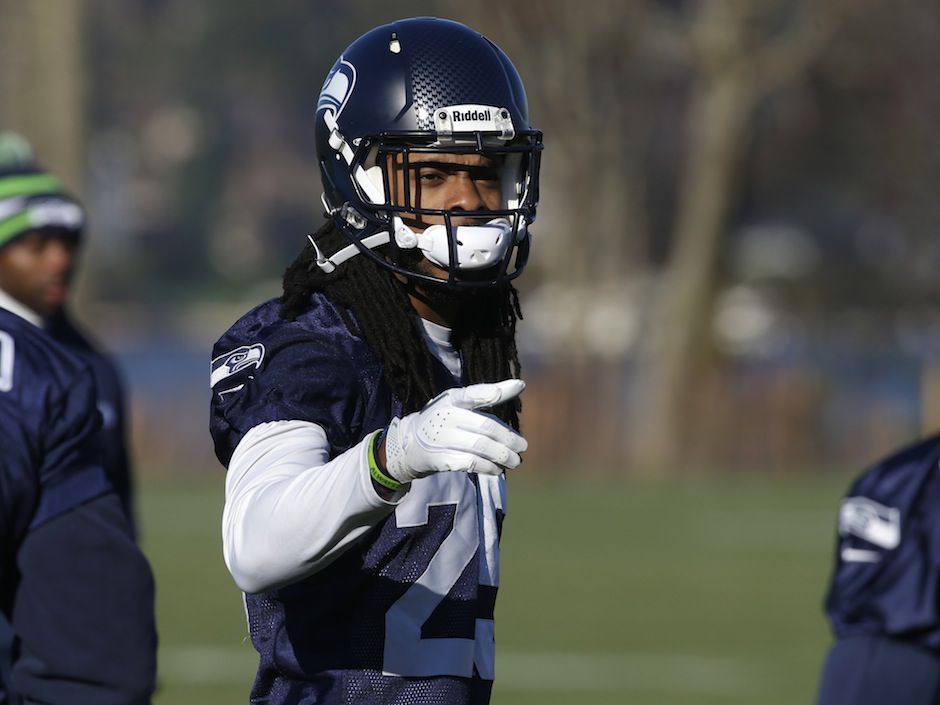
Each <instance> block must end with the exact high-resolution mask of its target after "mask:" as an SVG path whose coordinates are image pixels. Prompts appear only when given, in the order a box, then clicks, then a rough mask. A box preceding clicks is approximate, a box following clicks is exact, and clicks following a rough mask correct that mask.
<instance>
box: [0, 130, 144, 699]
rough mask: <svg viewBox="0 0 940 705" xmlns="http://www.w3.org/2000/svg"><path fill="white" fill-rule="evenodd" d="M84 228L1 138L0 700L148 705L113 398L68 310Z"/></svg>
mask: <svg viewBox="0 0 940 705" xmlns="http://www.w3.org/2000/svg"><path fill="white" fill-rule="evenodd" d="M83 224H84V211H83V210H82V208H81V206H80V205H79V204H78V203H77V202H76V201H75V200H74V199H73V198H72V197H70V196H69V195H68V194H67V193H65V191H64V190H63V188H62V185H61V183H60V182H59V180H58V179H57V178H56V177H55V176H54V175H52V174H49V173H47V172H44V171H42V170H40V169H39V168H38V167H37V166H36V165H35V164H34V162H33V153H32V148H31V147H30V145H29V143H28V142H26V140H24V139H23V138H22V137H20V136H19V135H16V134H14V133H3V134H0V431H2V434H3V444H2V446H0V447H2V453H0V485H2V486H3V488H4V491H3V493H2V500H0V501H2V505H3V506H2V507H0V512H2V516H3V517H4V524H3V527H2V532H3V533H2V537H3V539H2V548H3V553H4V559H3V562H2V564H0V594H2V595H3V596H4V598H3V601H2V614H0V702H4V703H7V702H8V703H19V702H21V699H22V701H26V702H48V703H89V705H90V704H92V703H95V704H100V703H115V704H118V703H125V704H129V703H148V702H150V694H151V693H152V691H153V687H154V679H155V668H156V663H155V661H156V636H155V627H154V621H153V620H154V618H153V584H152V576H151V574H150V568H149V566H148V564H147V561H146V559H145V558H144V557H143V555H142V554H141V553H140V551H139V550H138V549H137V548H136V546H135V545H134V542H133V537H134V531H133V525H132V522H131V516H130V484H129V468H128V463H127V452H126V448H125V443H124V427H123V415H122V408H123V403H122V391H121V387H120V384H119V381H118V378H117V373H116V371H115V370H114V367H113V366H112V364H111V363H110V361H109V360H108V359H107V358H105V357H104V356H103V355H101V354H100V353H99V352H97V351H96V350H95V349H94V348H93V347H92V346H91V345H90V344H89V343H88V342H87V341H86V339H85V338H84V337H83V336H82V335H81V333H79V332H78V331H77V330H76V329H75V328H74V326H72V324H71V323H70V322H69V319H68V317H67V315H66V313H65V309H64V306H65V303H66V300H67V298H68V293H69V284H70V282H71V278H72V273H73V271H74V267H75V257H76V251H77V248H78V245H79V239H80V234H81V231H82V227H83ZM54 340H55V341H58V343H61V347H60V346H59V345H58V344H57V343H56V342H54ZM96 407H97V409H96ZM115 490H117V494H116V493H115Z"/></svg>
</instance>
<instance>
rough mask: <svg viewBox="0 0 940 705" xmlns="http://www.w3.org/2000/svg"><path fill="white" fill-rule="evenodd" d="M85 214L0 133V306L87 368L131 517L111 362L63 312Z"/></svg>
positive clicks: (119, 388) (109, 464)
mask: <svg viewBox="0 0 940 705" xmlns="http://www.w3.org/2000/svg"><path fill="white" fill-rule="evenodd" d="M84 227H85V211H84V209H83V208H82V206H81V204H80V203H78V201H76V200H75V199H74V198H73V197H72V196H70V195H69V194H68V193H67V192H66V190H65V189H64V188H63V186H62V184H61V182H60V181H59V179H58V178H57V177H56V176H55V175H53V174H51V173H49V172H47V171H45V170H43V169H42V168H41V167H39V166H38V165H37V164H36V163H35V159H34V155H33V151H32V148H31V147H30V145H29V143H28V142H26V141H25V140H24V139H23V138H22V137H21V136H19V135H17V134H15V133H11V132H4V133H0V308H5V309H7V310H8V311H12V312H13V313H15V314H17V315H18V316H20V317H22V318H24V319H26V320H27V321H29V322H30V323H32V324H34V325H36V326H38V327H39V328H42V329H44V330H45V331H46V332H47V333H48V334H49V335H50V336H51V337H53V338H54V339H55V340H56V341H58V342H59V343H61V344H62V345H63V346H64V347H65V348H67V349H68V350H69V351H71V352H72V353H74V354H76V355H78V356H79V357H80V358H82V359H83V360H85V362H87V363H88V365H89V366H90V367H91V369H92V373H93V375H94V381H95V388H96V391H97V395H98V409H99V411H100V412H101V416H102V419H103V426H102V430H101V437H102V441H103V449H104V468H105V471H106V472H107V474H108V477H109V478H110V479H111V484H112V485H113V486H114V488H115V490H116V491H117V493H118V496H119V497H120V498H121V502H122V504H123V505H124V509H125V511H126V512H127V514H128V516H129V517H131V518H132V519H133V511H132V510H133V499H132V496H131V489H132V473H131V464H130V461H129V454H128V451H127V442H126V437H127V432H126V422H125V410H124V409H125V405H124V397H125V395H124V389H123V384H122V381H121V378H120V376H119V374H118V371H117V369H116V368H115V366H114V364H113V362H112V361H111V359H110V358H109V357H108V356H107V355H106V354H104V353H103V352H102V351H100V350H99V349H98V348H97V347H96V346H95V345H94V344H93V343H91V342H90V341H89V339H88V337H87V336H86V335H85V334H84V333H83V332H82V331H81V330H79V328H78V327H76V326H75V324H74V323H73V322H72V319H71V317H70V316H69V314H68V311H67V303H68V299H69V294H70V292H71V283H72V278H73V275H74V273H75V268H76V265H77V261H78V255H79V250H80V248H81V242H82V231H83V229H84Z"/></svg>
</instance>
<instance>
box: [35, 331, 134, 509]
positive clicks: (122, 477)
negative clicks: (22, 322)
mask: <svg viewBox="0 0 940 705" xmlns="http://www.w3.org/2000/svg"><path fill="white" fill-rule="evenodd" d="M45 331H46V333H48V334H49V335H50V336H51V337H52V338H53V339H54V340H55V341H56V342H58V343H59V344H60V345H62V346H63V347H64V348H65V349H66V350H68V351H69V352H71V353H73V354H74V355H77V356H78V357H80V358H81V359H82V360H84V361H85V362H86V363H88V365H89V367H91V371H92V375H93V377H94V381H95V392H96V394H97V397H98V411H99V412H100V413H101V432H100V433H101V446H102V458H103V460H102V462H103V463H104V470H105V473H107V475H108V479H110V480H111V484H112V485H113V486H114V489H115V491H116V492H117V494H118V497H120V498H121V503H122V504H123V505H124V508H125V511H126V512H127V515H128V516H129V517H131V518H133V504H132V498H131V490H132V486H133V481H132V480H133V478H132V476H131V468H130V461H129V453H128V451H127V424H126V420H125V409H124V387H123V384H122V382H121V378H120V376H119V374H118V371H117V368H116V367H115V365H114V362H113V361H112V360H111V359H110V357H108V356H107V355H105V354H104V353H102V352H101V351H100V350H98V349H97V348H96V347H95V346H94V345H92V343H91V342H90V341H89V340H88V339H87V338H86V337H85V336H84V335H83V334H82V333H81V332H80V331H79V330H78V329H77V328H76V327H75V326H74V325H73V324H72V322H71V321H70V320H69V318H68V317H67V316H66V315H65V313H64V312H61V313H59V314H58V315H56V316H54V317H53V318H52V319H51V320H49V321H48V324H47V326H46V328H45Z"/></svg>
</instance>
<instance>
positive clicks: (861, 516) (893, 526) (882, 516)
mask: <svg viewBox="0 0 940 705" xmlns="http://www.w3.org/2000/svg"><path fill="white" fill-rule="evenodd" d="M839 534H840V535H842V536H854V537H856V538H860V539H862V540H863V541H865V542H867V543H869V544H871V545H872V546H875V547H877V548H878V549H881V550H884V551H890V550H892V549H894V548H897V547H898V544H900V543H901V512H900V511H899V510H898V509H896V508H895V507H886V506H884V505H883V504H878V502H874V501H872V500H870V499H868V498H867V497H847V498H846V499H845V500H843V502H842V506H841V507H840V508H839ZM842 559H843V560H845V561H848V562H855V563H858V562H865V563H874V562H877V561H879V560H881V553H880V551H876V550H870V549H862V548H855V547H852V546H845V547H843V549H842Z"/></svg>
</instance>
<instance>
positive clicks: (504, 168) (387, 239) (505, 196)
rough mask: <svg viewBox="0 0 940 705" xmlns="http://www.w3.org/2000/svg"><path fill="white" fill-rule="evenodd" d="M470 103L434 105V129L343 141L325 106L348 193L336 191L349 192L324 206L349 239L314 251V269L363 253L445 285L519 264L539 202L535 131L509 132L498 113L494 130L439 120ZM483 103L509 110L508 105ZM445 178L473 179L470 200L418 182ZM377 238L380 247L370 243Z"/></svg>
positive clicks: (467, 282) (499, 277)
mask: <svg viewBox="0 0 940 705" xmlns="http://www.w3.org/2000/svg"><path fill="white" fill-rule="evenodd" d="M470 108H473V109H475V110H476V111H477V112H480V109H485V106H456V107H454V108H446V109H441V110H439V111H438V115H440V116H441V118H444V117H445V116H446V117H447V118H448V120H446V121H445V120H437V123H438V125H437V127H438V128H439V129H438V130H435V131H399V132H394V133H393V132H387V133H384V134H380V135H367V136H363V137H360V138H357V139H355V140H352V141H351V142H350V141H347V140H346V139H345V137H343V136H342V133H341V132H340V128H339V126H338V125H337V123H336V120H335V118H334V116H333V115H332V114H331V113H330V111H329V110H327V111H325V113H324V116H323V119H324V121H325V122H326V124H327V126H328V127H330V128H331V133H332V138H331V140H330V146H331V148H332V149H333V150H334V152H335V153H334V157H333V158H334V159H337V160H342V161H343V162H345V166H346V169H345V170H344V171H345V172H346V173H347V174H348V177H349V179H350V183H351V185H352V190H351V193H350V190H348V189H346V190H345V191H346V193H347V194H350V195H351V196H352V198H347V200H346V202H345V203H342V204H340V205H338V206H333V207H330V204H329V203H327V202H326V199H324V203H325V205H326V206H327V210H328V212H329V213H330V215H332V216H333V217H334V220H335V221H336V222H337V225H338V226H339V227H340V229H341V230H342V231H343V232H344V233H345V234H346V235H347V237H349V238H350V239H351V240H352V242H353V245H352V246H350V247H347V248H344V250H341V251H340V252H338V253H336V254H334V255H333V256H331V257H329V258H326V257H324V256H323V255H322V253H321V254H320V257H319V261H320V266H321V268H322V269H324V270H325V271H329V269H331V268H332V266H335V265H337V264H339V263H340V262H341V261H343V260H344V259H348V258H349V257H351V256H353V255H354V254H359V253H362V254H365V255H367V256H369V257H371V258H372V259H373V260H375V261H377V262H378V263H379V264H381V265H382V266H384V267H386V268H389V269H392V270H393V271H396V272H398V273H400V274H403V275H405V276H407V277H409V278H413V279H418V280H422V281H428V282H434V283H441V284H448V285H451V286H470V287H479V286H493V285H496V284H500V283H502V282H505V281H508V280H510V279H513V278H515V277H516V276H518V275H519V274H520V273H521V271H522V269H523V267H524V266H525V263H526V260H527V258H528V251H529V240H530V235H529V224H530V223H531V222H532V221H533V220H534V218H535V205H536V203H537V202H538V192H537V184H538V167H539V156H540V150H541V146H542V145H541V133H539V132H537V131H525V132H523V133H521V134H515V133H514V132H513V130H512V124H511V120H508V121H504V123H503V124H502V125H499V124H498V123H497V127H499V129H497V130H479V129H477V130H471V131H460V132H453V131H451V130H449V129H447V128H448V127H450V125H451V124H452V122H451V120H450V118H451V117H452V116H458V117H459V116H460V111H461V109H463V115H467V114H471V116H472V115H475V114H476V113H473V112H470V110H469V109H470ZM488 110H490V111H492V112H493V113H497V114H499V113H501V114H502V115H504V116H506V117H507V118H508V111H505V110H503V111H500V109H498V108H489V109H488ZM331 123H332V124H331ZM486 126H487V127H493V125H492V124H491V123H487V124H486ZM448 179H469V180H470V181H472V182H473V188H475V189H476V191H477V193H478V194H479V195H480V199H479V203H477V204H476V205H475V206H474V207H473V208H471V209H465V208H463V207H457V208H447V207H445V205H444V204H441V203H434V201H435V199H434V198H433V197H432V196H430V195H429V194H428V190H429V189H432V190H433V187H425V186H424V184H425V183H431V182H441V181H444V180H448ZM462 187H463V188H467V185H466V184H464V185H463V186H462ZM327 190H329V188H328V189H327ZM431 206H434V207H431ZM386 244H387V245H388V247H387V248H383V250H384V252H374V251H373V248H375V247H380V246H382V245H386ZM351 248H352V249H351ZM418 253H420V255H421V256H416V255H417V254H418ZM328 268H329V269H328Z"/></svg>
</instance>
